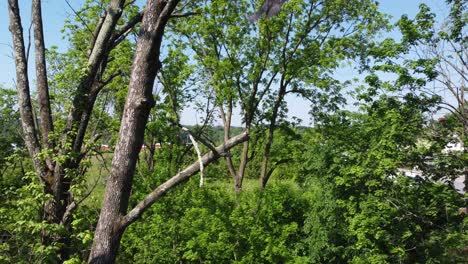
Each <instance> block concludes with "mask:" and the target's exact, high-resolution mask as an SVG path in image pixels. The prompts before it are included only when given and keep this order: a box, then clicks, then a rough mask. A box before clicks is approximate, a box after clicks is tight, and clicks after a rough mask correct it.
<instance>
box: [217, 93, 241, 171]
mask: <svg viewBox="0 0 468 264" xmlns="http://www.w3.org/2000/svg"><path fill="white" fill-rule="evenodd" d="M219 110H220V113H221V119H222V120H223V128H224V142H226V141H227V140H229V137H230V136H231V119H232V99H229V104H228V109H227V114H226V113H225V111H224V109H223V106H222V105H220V106H219ZM224 160H225V161H226V165H227V167H228V170H229V173H230V174H231V176H232V178H233V179H236V175H237V172H236V169H235V168H234V164H233V162H232V158H231V155H230V153H228V155H226V156H225V157H224Z"/></svg>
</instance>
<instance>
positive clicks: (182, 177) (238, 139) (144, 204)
mask: <svg viewBox="0 0 468 264" xmlns="http://www.w3.org/2000/svg"><path fill="white" fill-rule="evenodd" d="M248 138H249V134H248V133H247V132H244V133H242V134H240V135H237V136H235V137H233V138H231V139H230V140H228V141H227V142H225V143H224V144H223V145H220V146H218V147H216V152H217V153H218V154H215V153H213V152H212V151H210V152H209V153H207V154H205V155H204V156H203V157H202V161H203V165H205V166H206V165H208V164H210V163H211V162H213V161H215V160H217V159H218V158H220V157H221V155H220V154H219V153H226V152H227V151H228V150H229V149H231V148H233V147H235V146H236V145H238V144H240V143H242V142H244V141H246V140H248ZM199 170H200V164H199V163H198V161H196V162H194V163H193V164H192V165H190V166H188V167H187V168H186V169H185V170H183V171H181V172H179V173H177V174H176V175H175V176H174V177H172V178H171V179H169V180H167V181H166V182H165V183H163V184H161V185H159V187H158V188H156V189H155V190H154V191H153V192H151V193H150V194H148V196H146V197H145V198H144V199H143V200H142V201H141V202H140V203H138V205H137V206H135V207H134V208H133V209H132V210H131V211H130V212H129V213H128V214H127V215H126V216H124V217H123V218H122V220H121V222H120V227H121V228H125V227H127V226H128V225H130V224H131V223H133V222H135V221H136V220H137V219H138V218H139V217H140V216H141V215H142V214H143V213H144V212H145V211H146V210H147V209H148V208H149V207H150V206H151V205H152V204H153V203H155V202H156V201H157V200H158V199H159V198H161V197H162V196H163V195H165V194H166V193H167V192H168V191H169V190H171V189H172V188H174V187H175V186H177V185H179V184H180V183H182V182H184V181H186V180H188V179H189V178H190V177H191V176H193V175H195V174H196V173H197V172H198V171H199Z"/></svg>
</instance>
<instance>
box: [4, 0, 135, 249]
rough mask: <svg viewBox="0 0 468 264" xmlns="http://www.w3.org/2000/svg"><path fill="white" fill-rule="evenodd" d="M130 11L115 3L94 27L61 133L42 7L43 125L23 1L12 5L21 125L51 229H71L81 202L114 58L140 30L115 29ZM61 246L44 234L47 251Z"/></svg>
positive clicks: (37, 11)
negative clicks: (93, 125) (92, 127)
mask: <svg viewBox="0 0 468 264" xmlns="http://www.w3.org/2000/svg"><path fill="white" fill-rule="evenodd" d="M125 7H126V5H125V1H123V0H112V1H110V3H109V6H108V8H107V9H105V10H103V16H102V18H101V19H100V20H98V22H97V23H95V24H94V26H95V30H94V32H92V34H91V36H90V39H91V40H90V41H88V42H87V43H89V45H87V47H86V48H87V49H88V50H89V51H88V52H87V53H86V51H83V58H84V59H83V61H84V62H85V63H84V64H85V66H83V68H82V70H81V71H80V75H79V76H78V80H77V81H76V83H74V85H73V87H76V89H75V90H74V91H72V96H73V99H72V104H71V107H70V108H69V111H68V116H67V117H66V120H65V122H64V123H65V125H64V126H63V127H61V129H62V130H61V131H56V130H55V126H54V122H58V120H53V118H52V117H53V113H52V107H51V99H50V91H49V84H48V72H47V66H46V60H45V58H46V50H45V40H44V36H43V22H42V14H41V1H40V0H34V1H32V10H33V12H32V26H33V28H34V46H35V54H36V56H35V62H36V65H35V68H36V80H37V81H36V84H37V89H36V90H37V94H38V97H37V98H38V106H39V108H38V111H39V122H35V121H36V120H35V117H34V107H33V103H32V99H31V91H30V84H29V76H28V58H27V55H26V46H25V41H24V38H23V28H22V24H21V16H20V10H19V6H18V1H17V0H9V1H8V10H9V18H10V31H11V34H12V37H13V48H14V57H15V64H16V76H17V77H16V79H17V85H16V86H17V87H16V88H17V92H18V101H19V111H20V114H21V125H22V128H23V133H24V140H25V145H26V147H27V149H28V152H29V155H30V157H31V159H32V161H33V164H34V169H35V172H36V174H37V176H38V179H39V180H40V182H42V184H43V186H44V192H45V193H46V194H48V195H50V196H51V197H52V198H51V199H49V201H48V202H47V203H46V204H44V206H43V218H44V219H45V220H47V221H48V222H49V223H53V224H58V225H62V226H67V225H69V223H70V221H71V214H72V212H73V211H74V210H75V209H76V206H77V201H75V199H74V196H73V193H72V192H71V191H70V187H71V185H73V184H74V173H76V172H77V171H79V167H80V164H81V161H82V160H83V158H84V157H85V155H86V153H87V151H88V150H89V149H86V148H84V140H85V134H86V131H87V127H88V124H89V120H90V116H91V113H92V110H93V106H94V103H95V101H96V98H97V96H98V94H99V92H100V91H101V90H102V88H103V87H104V86H105V85H106V84H107V83H109V81H110V80H111V79H112V78H114V77H115V74H114V75H113V74H111V75H107V76H106V75H105V71H106V66H107V64H108V60H109V53H110V51H111V50H112V49H113V48H114V47H115V46H116V45H118V44H119V43H121V41H122V38H123V37H124V36H126V34H128V32H127V31H128V30H129V29H131V26H132V25H135V22H132V21H129V23H128V25H122V26H121V28H119V29H117V28H116V26H117V21H118V20H119V18H120V16H121V15H122V12H123V10H124V8H125ZM88 30H89V28H88ZM109 76H110V77H109ZM60 134H62V135H61V136H55V135H60ZM57 241H60V242H62V243H64V244H65V245H66V244H67V243H68V239H67V238H66V236H62V235H58V234H51V233H50V232H46V231H45V232H44V237H43V242H44V243H45V244H46V245H47V244H51V243H53V242H57ZM65 248H66V246H65V247H64V250H63V252H62V253H61V254H62V258H66V255H67V253H66V252H65V251H66V250H65Z"/></svg>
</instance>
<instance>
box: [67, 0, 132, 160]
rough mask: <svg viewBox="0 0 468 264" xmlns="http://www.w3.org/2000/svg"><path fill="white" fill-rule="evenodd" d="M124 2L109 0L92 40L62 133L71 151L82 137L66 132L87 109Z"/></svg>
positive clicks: (78, 144)
mask: <svg viewBox="0 0 468 264" xmlns="http://www.w3.org/2000/svg"><path fill="white" fill-rule="evenodd" d="M124 3H125V0H112V1H111V2H110V4H109V6H108V8H107V13H106V16H105V18H104V21H103V23H102V25H101V26H100V30H99V33H98V35H97V36H95V41H94V42H93V43H94V45H93V47H91V52H90V55H89V58H88V62H87V65H88V68H87V70H86V74H85V76H84V77H83V78H82V79H81V80H80V82H79V84H78V88H77V92H76V96H75V97H74V98H73V103H72V107H71V109H70V112H69V115H68V118H67V125H66V130H65V133H64V136H65V137H64V139H63V140H62V142H63V143H66V142H72V144H73V146H74V147H73V151H75V152H79V151H80V149H81V146H82V145H83V137H77V134H76V133H67V132H70V131H73V130H78V129H79V126H80V120H82V119H83V116H84V115H86V113H85V111H86V109H87V103H88V102H89V96H90V94H91V92H92V91H91V90H92V87H93V85H95V82H96V76H97V74H98V72H100V68H101V67H102V66H103V65H105V61H106V60H107V57H108V54H109V49H110V48H111V46H112V43H111V40H112V34H113V33H114V31H115V27H116V25H117V21H118V20H119V18H120V16H121V15H122V10H123V6H124ZM93 38H94V37H93ZM104 68H105V67H104ZM88 109H89V107H88ZM91 109H92V107H91ZM86 127H87V124H86V126H85V129H84V130H86ZM77 139H78V140H77Z"/></svg>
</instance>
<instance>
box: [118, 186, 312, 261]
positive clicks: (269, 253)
mask: <svg viewBox="0 0 468 264" xmlns="http://www.w3.org/2000/svg"><path fill="white" fill-rule="evenodd" d="M227 190H229V191H227ZM307 208H308V202H307V200H306V199H305V197H304V196H303V193H302V189H301V188H299V187H298V186H297V185H296V184H295V183H293V182H282V183H280V182H278V183H276V184H272V185H271V188H268V189H266V190H264V191H260V190H259V189H258V188H252V190H251V191H248V192H244V193H242V194H241V195H240V196H239V197H237V198H236V196H235V194H234V193H233V191H232V187H231V186H230V184H224V183H222V182H219V181H217V182H213V183H211V184H207V185H205V186H204V187H203V188H198V187H197V184H196V180H191V181H190V182H189V183H187V184H185V185H184V186H183V187H182V188H180V189H177V190H174V191H173V192H172V193H170V194H168V196H167V197H165V198H164V199H163V200H162V201H160V202H159V203H157V204H156V205H155V206H153V207H152V208H151V212H150V213H149V214H148V215H147V216H145V217H143V219H142V220H141V221H140V222H139V224H138V225H134V226H131V227H129V230H128V231H127V232H126V235H125V237H124V239H123V244H122V247H121V250H122V252H121V254H120V256H119V258H120V259H119V261H122V262H137V263H148V262H155V261H156V262H158V263H174V262H187V263H195V262H200V261H203V262H206V263H220V262H223V263H231V262H232V263H252V262H261V263H285V262H294V260H295V259H298V257H299V256H300V255H301V254H302V248H301V245H302V244H301V243H300V240H301V238H302V237H303V236H302V231H301V226H303V221H304V213H305V212H306V211H307Z"/></svg>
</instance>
